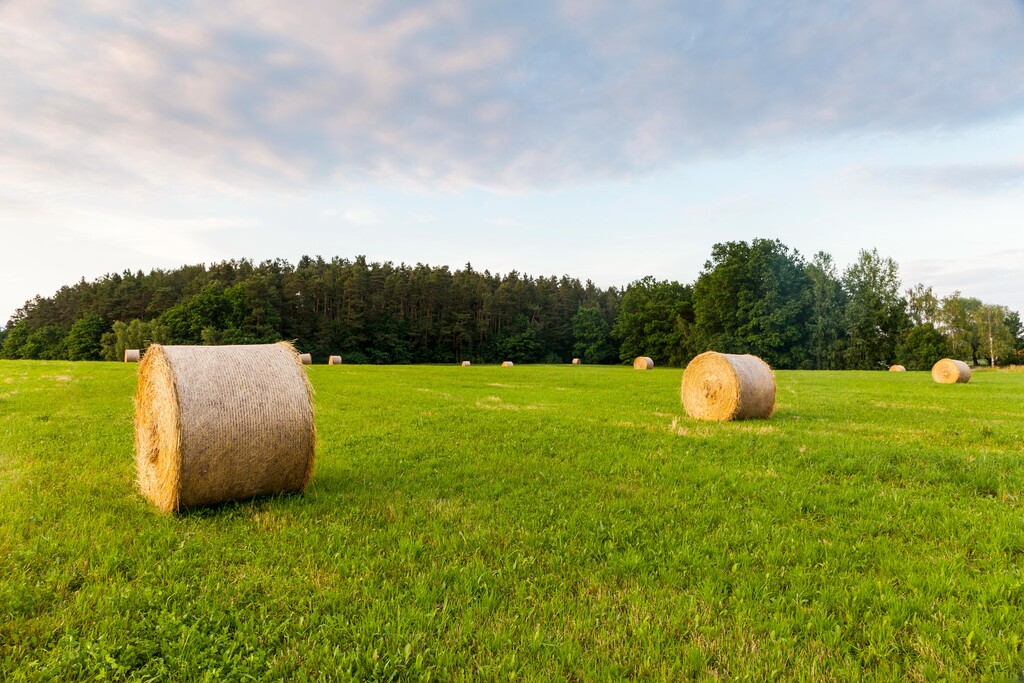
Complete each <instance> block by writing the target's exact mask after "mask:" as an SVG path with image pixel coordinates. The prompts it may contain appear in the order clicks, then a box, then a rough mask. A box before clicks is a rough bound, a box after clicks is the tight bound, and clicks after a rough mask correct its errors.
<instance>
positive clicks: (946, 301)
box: [939, 291, 981, 365]
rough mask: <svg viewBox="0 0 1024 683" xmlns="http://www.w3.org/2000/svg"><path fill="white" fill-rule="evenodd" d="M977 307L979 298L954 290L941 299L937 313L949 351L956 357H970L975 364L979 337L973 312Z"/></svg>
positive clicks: (979, 304)
mask: <svg viewBox="0 0 1024 683" xmlns="http://www.w3.org/2000/svg"><path fill="white" fill-rule="evenodd" d="M979 308H981V300H980V299H974V298H971V297H965V296H962V295H961V294H960V292H959V291H956V292H953V293H952V294H950V295H949V296H947V297H944V298H943V299H942V307H941V311H940V314H939V317H940V319H941V321H942V331H943V332H945V334H946V338H947V339H948V340H949V350H950V353H952V354H953V355H954V356H956V357H957V358H970V359H971V361H972V362H973V363H974V364H975V365H977V364H978V350H979V348H980V346H981V338H980V337H979V336H978V325H977V323H976V322H975V320H974V312H975V311H976V310H978V309H979Z"/></svg>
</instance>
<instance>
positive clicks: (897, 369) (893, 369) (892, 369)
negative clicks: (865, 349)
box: [889, 365, 907, 372]
mask: <svg viewBox="0 0 1024 683" xmlns="http://www.w3.org/2000/svg"><path fill="white" fill-rule="evenodd" d="M906 371H907V369H906V368H905V367H903V366H902V365H890V366H889V372H906Z"/></svg>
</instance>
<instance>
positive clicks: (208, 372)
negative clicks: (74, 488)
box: [135, 342, 316, 512]
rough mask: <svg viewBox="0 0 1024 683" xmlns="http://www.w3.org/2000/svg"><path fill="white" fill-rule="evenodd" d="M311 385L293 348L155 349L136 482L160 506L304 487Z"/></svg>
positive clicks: (143, 387)
mask: <svg viewBox="0 0 1024 683" xmlns="http://www.w3.org/2000/svg"><path fill="white" fill-rule="evenodd" d="M312 398H313V397H312V388H311V387H310V385H309V381H308V380H307V378H306V372H305V370H304V369H303V368H302V366H301V364H300V360H299V356H298V354H297V353H296V352H295V349H294V348H292V346H291V344H288V343H286V342H281V343H278V344H263V345H251V346H161V345H159V344H154V345H152V346H150V347H149V349H148V350H147V352H146V355H145V357H144V358H143V360H142V363H141V364H140V365H139V381H138V389H137V391H136V394H135V451H136V452H135V463H136V471H137V475H138V480H139V487H140V488H141V489H142V493H143V495H145V496H146V498H148V499H149V500H150V501H151V502H152V503H153V504H154V505H156V507H158V508H159V509H160V510H161V511H163V512H171V511H174V510H181V509H184V508H191V507H198V506H203V505H212V504H216V503H221V502H225V501H229V500H241V499H244V498H251V497H252V496H257V495H261V494H268V493H281V492H285V491H302V490H303V489H304V488H305V487H306V484H307V483H308V482H309V479H310V477H311V476H312V473H313V460H314V455H315V450H316V427H315V424H314V421H313V401H312Z"/></svg>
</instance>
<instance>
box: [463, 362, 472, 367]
mask: <svg viewBox="0 0 1024 683" xmlns="http://www.w3.org/2000/svg"><path fill="white" fill-rule="evenodd" d="M470 365H472V363H470V362H469V361H468V360H464V361H462V367H464V368H468V367H469V366H470Z"/></svg>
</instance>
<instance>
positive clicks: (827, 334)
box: [806, 251, 846, 370]
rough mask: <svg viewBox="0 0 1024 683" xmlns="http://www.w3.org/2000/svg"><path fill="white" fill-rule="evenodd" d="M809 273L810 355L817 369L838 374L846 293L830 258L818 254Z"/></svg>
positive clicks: (809, 265)
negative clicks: (836, 371) (835, 371)
mask: <svg viewBox="0 0 1024 683" xmlns="http://www.w3.org/2000/svg"><path fill="white" fill-rule="evenodd" d="M806 271H807V277H808V278H810V281H811V316H810V319H809V321H808V333H809V338H808V351H809V353H810V355H811V359H812V360H813V361H814V367H815V368H816V369H818V370H837V369H839V368H841V367H842V366H843V365H842V362H843V361H842V351H843V347H842V345H843V337H844V329H843V316H844V314H845V309H846V293H845V292H843V285H842V283H841V282H840V281H839V277H838V275H837V273H836V267H835V264H834V263H833V262H832V257H831V256H830V255H829V254H826V253H825V252H823V251H819V252H818V253H817V254H815V255H814V258H813V259H812V260H811V262H810V263H808V264H807V267H806Z"/></svg>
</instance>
